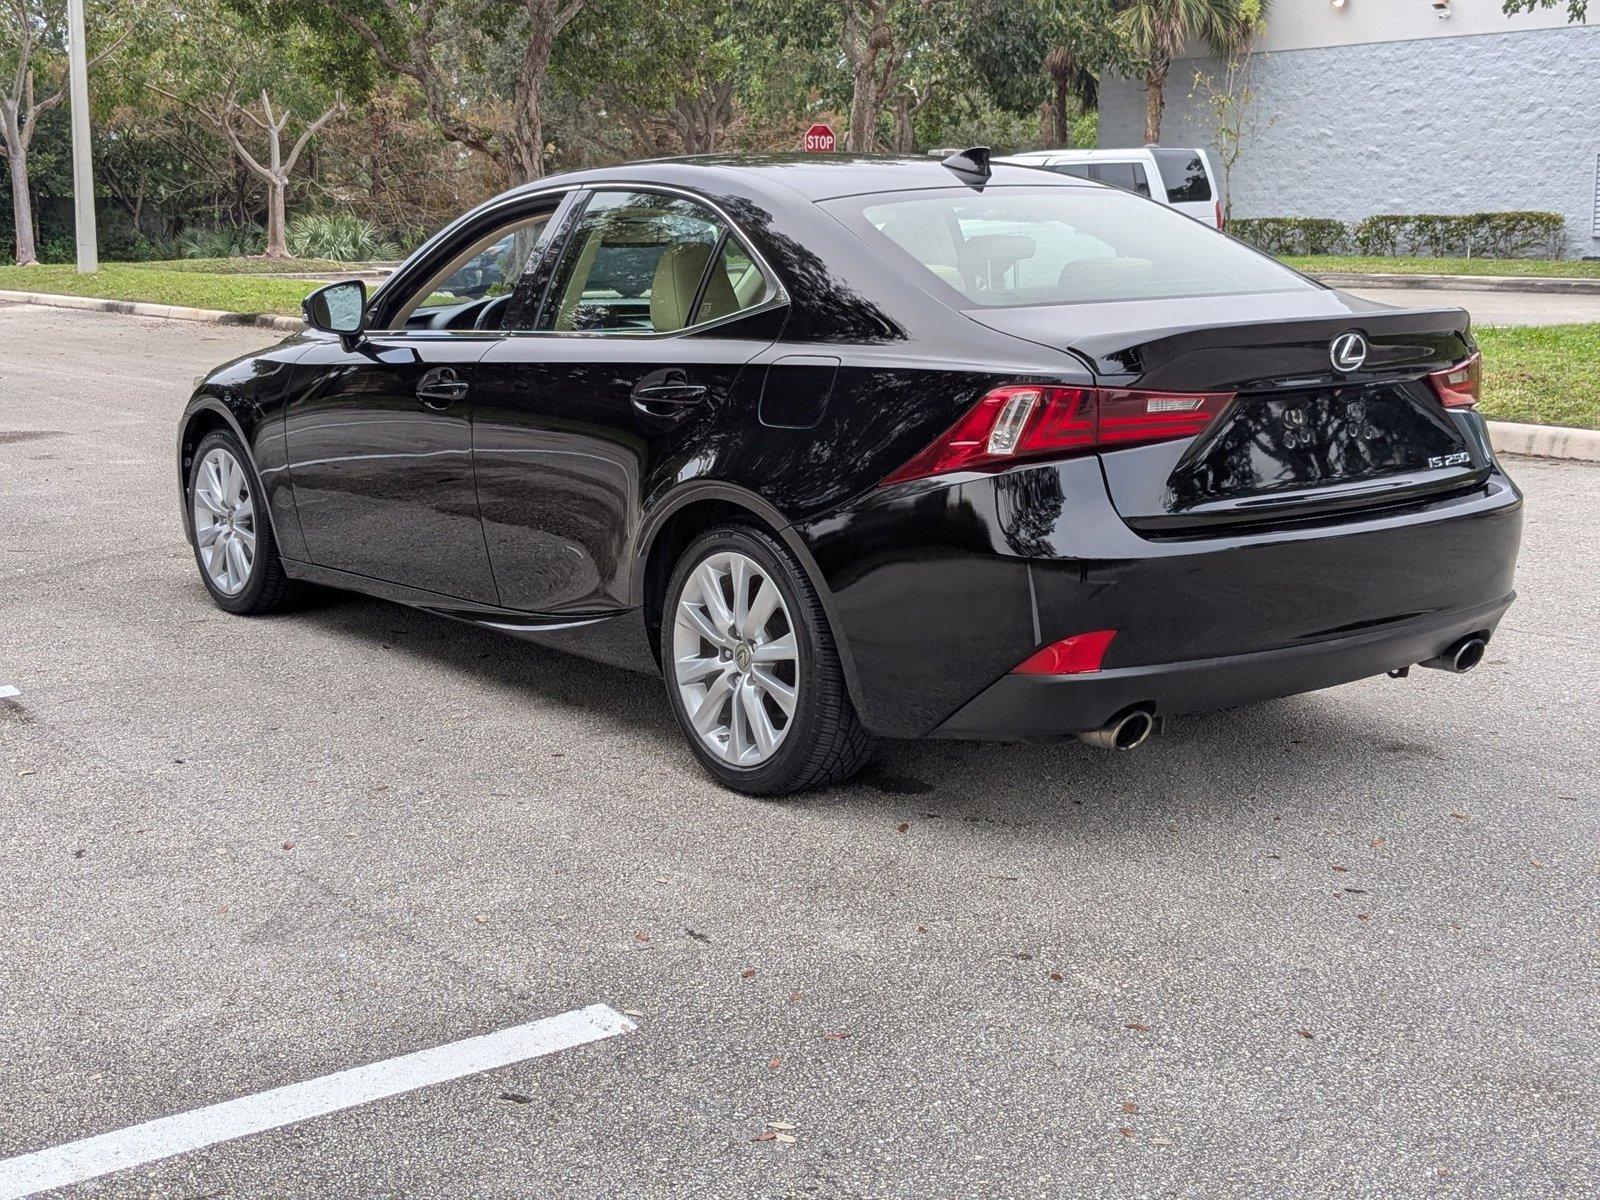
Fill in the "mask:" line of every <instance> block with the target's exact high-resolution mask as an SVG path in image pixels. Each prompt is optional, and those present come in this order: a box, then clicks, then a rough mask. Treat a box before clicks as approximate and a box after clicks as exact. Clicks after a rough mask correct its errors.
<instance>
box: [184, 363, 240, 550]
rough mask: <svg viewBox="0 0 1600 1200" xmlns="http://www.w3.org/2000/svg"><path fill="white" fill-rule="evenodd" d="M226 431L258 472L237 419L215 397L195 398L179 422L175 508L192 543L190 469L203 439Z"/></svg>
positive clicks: (199, 396) (202, 395)
mask: <svg viewBox="0 0 1600 1200" xmlns="http://www.w3.org/2000/svg"><path fill="white" fill-rule="evenodd" d="M218 429H226V430H227V431H228V432H229V433H231V434H233V436H234V437H235V438H237V439H238V441H239V446H240V448H241V449H243V450H244V452H245V455H246V456H247V457H249V458H250V460H251V461H250V467H251V470H257V467H256V463H255V459H254V456H253V455H251V452H250V439H249V438H247V437H245V434H244V430H243V429H242V428H240V426H239V421H238V418H236V417H235V416H234V415H233V412H232V411H231V410H230V409H229V408H228V406H227V405H226V404H225V403H224V402H223V401H222V399H221V398H220V397H218V396H215V395H212V394H211V393H208V392H202V393H199V394H197V395H196V396H195V397H194V398H193V399H191V400H190V401H189V404H188V406H187V407H186V408H185V409H184V410H183V416H182V417H181V418H180V419H179V421H178V504H179V507H180V509H181V510H182V512H183V529H184V535H185V536H186V537H188V538H189V539H190V540H191V541H192V540H193V539H194V531H193V530H192V529H191V528H190V527H189V469H190V467H191V466H193V464H194V452H195V450H196V449H197V448H198V447H199V445H200V443H201V442H203V441H204V440H205V438H206V435H207V434H209V433H212V432H214V431H215V430H218Z"/></svg>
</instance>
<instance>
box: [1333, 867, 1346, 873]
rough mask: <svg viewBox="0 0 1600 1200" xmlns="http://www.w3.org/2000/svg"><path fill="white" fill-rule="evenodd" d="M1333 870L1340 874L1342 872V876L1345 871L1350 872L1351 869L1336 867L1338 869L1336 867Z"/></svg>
mask: <svg viewBox="0 0 1600 1200" xmlns="http://www.w3.org/2000/svg"><path fill="white" fill-rule="evenodd" d="M1333 869H1334V870H1335V871H1338V872H1340V873H1341V874H1342V873H1343V872H1345V871H1348V870H1349V869H1350V868H1349V867H1338V866H1336V867H1334V868H1333Z"/></svg>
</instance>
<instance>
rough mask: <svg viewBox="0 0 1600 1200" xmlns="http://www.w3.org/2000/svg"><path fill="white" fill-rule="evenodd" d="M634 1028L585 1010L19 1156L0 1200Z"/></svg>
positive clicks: (611, 1014) (603, 1011) (1, 1171)
mask: <svg viewBox="0 0 1600 1200" xmlns="http://www.w3.org/2000/svg"><path fill="white" fill-rule="evenodd" d="M635 1028H636V1026H635V1025H634V1023H633V1022H632V1021H630V1020H628V1018H627V1017H625V1016H623V1015H622V1014H621V1013H619V1012H617V1011H616V1010H615V1009H614V1008H611V1007H610V1006H609V1005H605V1004H591V1005H589V1007H588V1008H579V1009H574V1010H573V1011H571V1012H565V1013H562V1014H561V1015H560V1016H555V1017H547V1018H546V1019H545V1020H543V1021H533V1022H530V1023H529V1024H526V1025H516V1026H513V1027H512V1028H510V1029H502V1030H500V1031H499V1032H497V1033H486V1034H483V1035H482V1036H481V1037H472V1038H467V1039H465V1040H464V1041H460V1042H451V1043H449V1044H448V1045H445V1046H435V1047H433V1048H432V1049H430V1050H418V1051H416V1052H415V1053H413V1054H402V1055H401V1056H400V1057H399V1058H390V1059H386V1060H384V1061H383V1062H376V1063H371V1064H369V1065H368V1066H365V1067H352V1068H350V1069H349V1070H348V1071H336V1072H334V1073H333V1074H332V1075H324V1076H322V1077H321V1078H320V1079H308V1080H306V1081H305V1082H304V1083H291V1084H286V1085H285V1086H283V1087H278V1088H272V1089H271V1090H270V1091H265V1092H258V1093H256V1094H255V1095H253V1096H241V1097H240V1098H239V1099H237V1100H226V1101H223V1102H222V1103H221V1104H212V1105H209V1106H208V1107H206V1108H197V1109H195V1110H194V1111H193V1112H186V1113H179V1114H177V1115H176V1116H172V1117H160V1118H158V1119H156V1120H154V1121H146V1122H144V1123H143V1124H142V1125H130V1126H129V1127H128V1128H127V1129H118V1130H116V1131H114V1132H112V1133H102V1134H100V1135H98V1136H96V1137H89V1138H84V1139H82V1140H81V1141H76V1142H67V1143H66V1144H65V1145H62V1146H55V1147H52V1148H51V1149H49V1150H39V1151H36V1152H34V1153H32V1154H23V1155H19V1156H18V1157H16V1158H8V1159H6V1160H5V1161H3V1162H0V1200H20V1197H23V1196H31V1195H32V1194H34V1193H35V1192H42V1191H46V1190H48V1189H49V1188H58V1187H65V1186H66V1185H68V1184H71V1183H82V1182H83V1181H84V1180H86V1179H94V1178H96V1177H98V1176H100V1175H105V1174H108V1173H109V1172H111V1171H121V1170H124V1169H126V1168H128V1167H139V1166H144V1165H145V1164H147V1163H153V1162H156V1161H158V1160H160V1159H163V1158H171V1157H172V1156H173V1155H175V1154H186V1153H188V1152H189V1151H191V1150H199V1149H201V1148H202V1147H205V1146H214V1145H216V1144H217V1143H218V1142H226V1141H231V1140H232V1139H234V1138H240V1137H245V1136H247V1135H249V1134H252V1133H261V1132H263V1131H265V1130H268V1129H277V1128H279V1127H280V1126H283V1125H292V1124H294V1123H295V1122H297V1121H304V1120H306V1119H307V1118H310V1117H320V1116H325V1115H326V1114H328V1113H332V1112H338V1111H339V1110H340V1109H345V1108H354V1107H355V1106H356V1105H358V1104H370V1103H371V1102H372V1101H374V1100H382V1099H384V1098H385V1097H387V1096H398V1095H400V1094H401V1093H403V1092H410V1091H415V1090H416V1089H417V1088H423V1087H429V1086H431V1085H433V1084H438V1083H447V1082H449V1081H450V1080H452V1079H460V1078H461V1077H462V1076H464V1075H476V1074H477V1073H478V1072H480V1071H492V1070H494V1069H495V1068H496V1067H504V1066H509V1065H510V1064H511V1063H517V1062H524V1061H526V1060H527V1059H530V1058H540V1057H542V1056H544V1055H546V1054H554V1053H555V1052H556V1051H557V1050H569V1049H571V1048H572V1047H574V1046H582V1045H584V1044H585V1043H586V1042H596V1041H599V1040H601V1039H602V1038H608V1037H615V1036H616V1035H617V1034H619V1033H629V1032H631V1031H632V1030H634V1029H635Z"/></svg>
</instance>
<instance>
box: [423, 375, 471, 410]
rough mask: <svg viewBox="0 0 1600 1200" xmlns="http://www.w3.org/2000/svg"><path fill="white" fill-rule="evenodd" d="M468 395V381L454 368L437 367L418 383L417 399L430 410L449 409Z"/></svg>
mask: <svg viewBox="0 0 1600 1200" xmlns="http://www.w3.org/2000/svg"><path fill="white" fill-rule="evenodd" d="M466 395H467V381H466V380H465V379H462V378H461V377H460V376H459V375H457V374H456V369H455V368H454V367H435V368H434V369H433V370H431V371H429V372H428V373H427V374H426V375H424V376H423V377H422V378H421V379H419V380H418V381H417V399H418V400H421V401H422V403H423V404H424V405H426V406H427V407H428V408H437V409H443V408H449V407H450V406H451V405H452V404H454V403H455V402H456V401H458V400H464V399H466Z"/></svg>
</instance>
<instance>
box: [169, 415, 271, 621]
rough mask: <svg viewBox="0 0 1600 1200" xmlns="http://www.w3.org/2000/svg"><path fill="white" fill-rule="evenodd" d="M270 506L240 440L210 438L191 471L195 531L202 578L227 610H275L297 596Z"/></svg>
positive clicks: (192, 528)
mask: <svg viewBox="0 0 1600 1200" xmlns="http://www.w3.org/2000/svg"><path fill="white" fill-rule="evenodd" d="M265 507H266V502H265V499H264V497H263V496H262V494H261V486H260V484H259V483H258V482H257V481H256V476H255V472H254V471H253V470H251V468H250V458H249V456H248V455H247V454H245V452H244V448H243V447H242V446H240V445H239V441H238V439H237V438H235V437H234V436H233V434H232V433H229V432H225V431H223V430H217V431H215V432H212V433H209V434H207V435H206V436H205V438H204V439H203V440H202V441H201V442H200V444H199V445H198V446H197V447H195V452H194V461H193V466H192V467H191V468H190V471H189V527H190V532H191V533H192V535H193V540H194V557H195V562H196V563H197V564H198V565H199V567H200V578H201V579H202V580H203V581H204V582H205V585H206V590H207V591H208V592H210V593H211V599H212V600H214V601H215V602H216V605H217V607H218V608H221V609H223V610H225V611H227V612H231V613H240V614H254V613H265V612H271V611H273V610H274V609H278V608H281V607H283V606H284V605H285V604H287V603H288V602H289V601H290V600H291V599H292V598H293V595H294V583H293V581H292V580H290V579H289V577H288V575H287V574H285V572H284V569H283V562H282V560H281V559H279V557H278V547H277V544H276V542H275V541H274V540H273V537H272V526H271V525H270V524H269V523H268V521H267V517H266V512H265Z"/></svg>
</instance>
